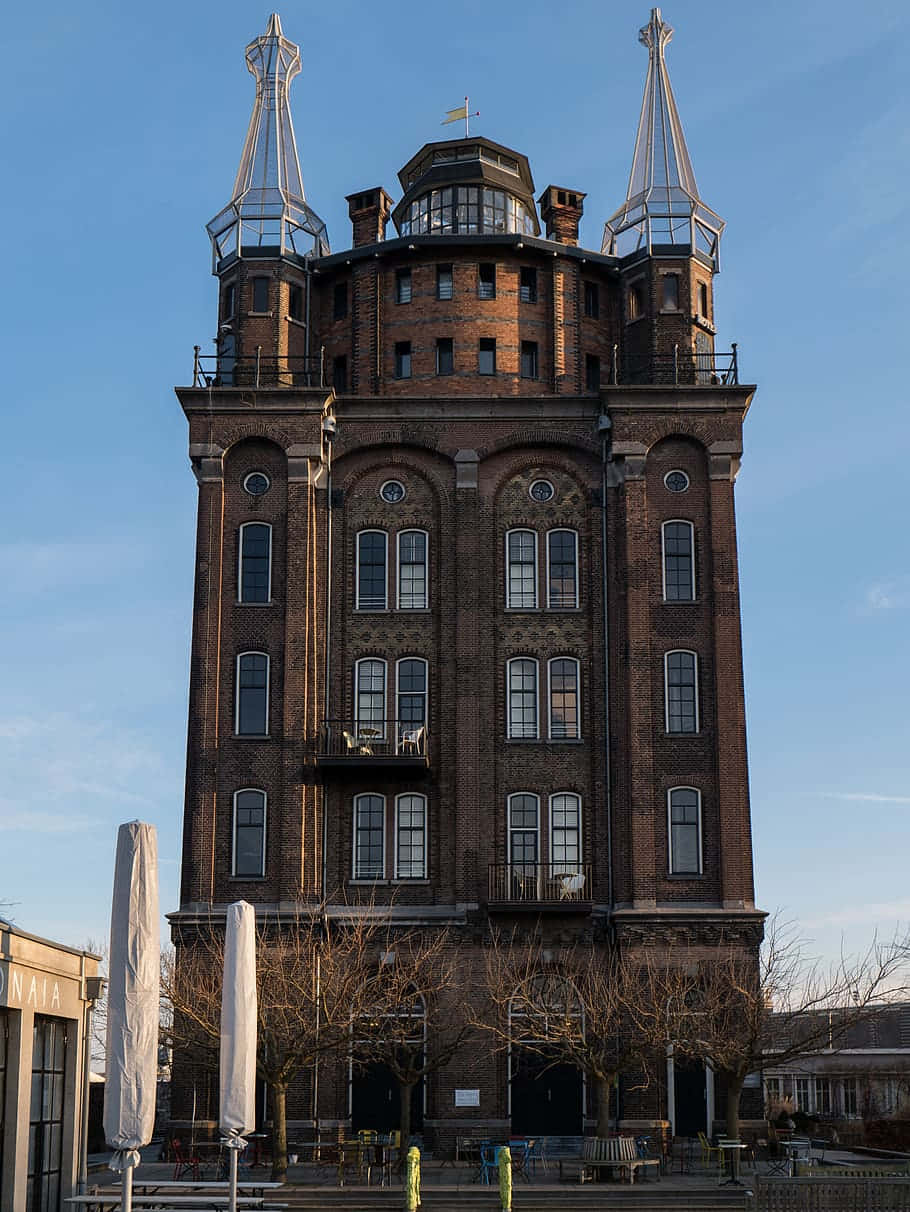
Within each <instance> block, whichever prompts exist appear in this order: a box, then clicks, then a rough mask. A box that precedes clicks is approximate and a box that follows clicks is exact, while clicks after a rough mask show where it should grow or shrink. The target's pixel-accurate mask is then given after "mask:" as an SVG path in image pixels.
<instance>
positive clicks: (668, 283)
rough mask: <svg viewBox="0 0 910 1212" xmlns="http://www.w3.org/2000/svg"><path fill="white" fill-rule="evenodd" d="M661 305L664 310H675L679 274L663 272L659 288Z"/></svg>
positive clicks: (677, 304)
mask: <svg viewBox="0 0 910 1212" xmlns="http://www.w3.org/2000/svg"><path fill="white" fill-rule="evenodd" d="M660 305H661V307H662V308H663V309H664V311H676V310H678V308H679V275H678V274H664V276H663V279H662V289H661V302H660Z"/></svg>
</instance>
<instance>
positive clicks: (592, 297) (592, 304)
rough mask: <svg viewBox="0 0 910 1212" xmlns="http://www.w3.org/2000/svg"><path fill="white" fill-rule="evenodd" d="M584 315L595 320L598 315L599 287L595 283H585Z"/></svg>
mask: <svg viewBox="0 0 910 1212" xmlns="http://www.w3.org/2000/svg"><path fill="white" fill-rule="evenodd" d="M584 291H585V297H584V304H585V315H586V316H588V317H590V319H592V320H596V319H597V317H598V316H599V315H600V287H599V286H598V285H597V283H596V282H585V287H584Z"/></svg>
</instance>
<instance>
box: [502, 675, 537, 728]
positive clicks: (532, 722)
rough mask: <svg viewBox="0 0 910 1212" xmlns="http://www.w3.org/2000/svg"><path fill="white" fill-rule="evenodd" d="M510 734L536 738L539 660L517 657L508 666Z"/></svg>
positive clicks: (507, 688)
mask: <svg viewBox="0 0 910 1212" xmlns="http://www.w3.org/2000/svg"><path fill="white" fill-rule="evenodd" d="M506 680H507V687H506V690H507V695H508V712H509V715H508V736H510V737H512V738H525V739H532V740H533V739H535V738H536V737H537V735H538V724H537V718H538V717H537V662H536V661H535V660H533V658H531V657H516V658H515V659H514V660H511V661H509V663H508V666H507V674H506Z"/></svg>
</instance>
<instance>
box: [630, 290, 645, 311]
mask: <svg viewBox="0 0 910 1212" xmlns="http://www.w3.org/2000/svg"><path fill="white" fill-rule="evenodd" d="M644 314H645V288H644V286H643V285H642V283H641V282H635V283H634V284H633V285H632V286H630V287H629V319H630V320H637V319H638V318H639V317H640V316H643V315H644Z"/></svg>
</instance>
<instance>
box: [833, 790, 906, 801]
mask: <svg viewBox="0 0 910 1212" xmlns="http://www.w3.org/2000/svg"><path fill="white" fill-rule="evenodd" d="M815 794H816V795H820V796H821V797H822V798H823V799H826V800H848V801H850V802H851V803H861V804H910V795H879V794H878V792H875V791H816V792H815Z"/></svg>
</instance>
